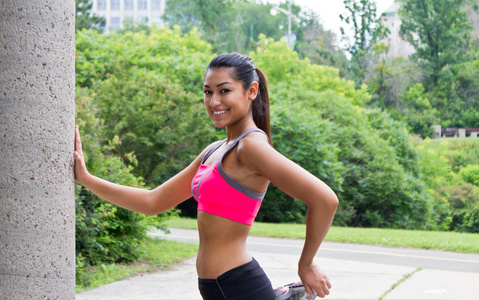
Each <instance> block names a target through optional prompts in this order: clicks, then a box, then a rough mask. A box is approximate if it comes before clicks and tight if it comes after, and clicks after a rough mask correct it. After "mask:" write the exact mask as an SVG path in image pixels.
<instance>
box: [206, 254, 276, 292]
mask: <svg viewBox="0 0 479 300" xmlns="http://www.w3.org/2000/svg"><path fill="white" fill-rule="evenodd" d="M198 287H199V289H200V293H201V296H202V297H203V299H204V300H224V299H227V300H274V299H275V296H274V292H273V287H272V286H271V282H270V281H269V279H268V277H267V276H266V274H265V273H264V271H263V269H262V268H261V267H260V265H259V264H258V262H257V261H256V260H255V259H254V258H253V260H252V261H251V262H249V263H247V264H244V265H241V266H239V267H236V268H234V269H231V270H229V271H227V272H226V273H224V274H222V275H220V276H219V277H218V278H217V279H201V278H199V279H198Z"/></svg>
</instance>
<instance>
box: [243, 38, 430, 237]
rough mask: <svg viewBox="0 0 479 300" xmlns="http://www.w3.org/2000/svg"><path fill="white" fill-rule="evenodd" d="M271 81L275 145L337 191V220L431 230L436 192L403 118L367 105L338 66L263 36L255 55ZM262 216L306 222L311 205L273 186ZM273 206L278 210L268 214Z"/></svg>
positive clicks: (364, 224)
mask: <svg viewBox="0 0 479 300" xmlns="http://www.w3.org/2000/svg"><path fill="white" fill-rule="evenodd" d="M252 57H253V60H254V61H255V62H256V65H257V66H258V67H259V68H261V69H262V70H264V71H265V72H266V74H267V75H269V74H271V75H270V76H269V78H270V81H271V87H270V92H271V99H272V127H273V134H274V136H273V140H274V142H275V146H276V148H277V149H278V150H279V151H280V152H282V153H283V154H284V155H286V156H287V157H289V158H291V159H292V160H294V161H295V162H297V163H298V164H300V165H301V166H303V167H304V168H305V169H307V170H309V171H310V172H311V173H313V174H314V175H316V176H318V177H319V178H320V179H322V180H324V181H325V182H326V183H327V184H328V185H330V186H331V187H332V188H333V190H335V191H336V193H337V194H338V196H339V198H340V205H339V208H338V212H337V214H336V218H335V221H334V222H335V224H339V225H352V226H374V227H386V226H387V227H390V226H392V227H395V228H428V227H429V226H430V225H431V218H432V214H431V203H430V202H431V197H430V194H429V193H428V191H426V190H425V187H424V184H423V183H422V181H421V179H420V178H419V170H418V169H417V166H416V165H417V162H418V157H417V153H416V150H415V149H414V148H413V147H412V146H411V144H410V141H409V137H408V135H409V134H408V131H407V129H406V127H405V125H404V124H403V123H401V122H398V121H394V120H392V119H391V118H390V117H389V116H388V115H387V114H385V113H382V112H380V111H379V110H369V109H365V108H363V107H364V104H365V103H367V102H368V101H369V96H368V94H367V93H366V91H365V90H363V89H360V90H356V89H355V88H354V84H353V83H352V82H349V81H346V80H344V79H340V78H339V76H338V72H337V70H335V69H333V68H330V67H322V66H315V65H311V64H309V62H308V60H300V59H299V58H298V57H297V55H296V54H295V53H294V52H292V51H290V50H288V49H287V48H286V47H285V45H284V43H281V42H274V41H272V40H268V39H264V40H263V41H262V48H261V51H257V52H256V53H252ZM263 205H264V208H265V209H266V212H260V220H268V221H281V222H286V221H289V222H300V221H302V220H303V219H302V218H301V216H303V218H304V213H305V210H306V208H305V207H304V205H302V204H301V203H300V202H298V201H296V200H293V199H291V198H290V197H289V196H287V195H284V194H282V193H280V192H279V191H277V190H276V189H275V188H274V187H273V188H271V189H270V191H269V192H268V193H267V194H266V198H265V200H264V204H263ZM270 212H272V213H271V214H270Z"/></svg>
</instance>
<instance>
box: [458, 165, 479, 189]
mask: <svg viewBox="0 0 479 300" xmlns="http://www.w3.org/2000/svg"><path fill="white" fill-rule="evenodd" d="M459 174H460V175H461V177H462V179H464V181H465V182H468V183H471V184H473V185H475V186H479V165H468V166H466V167H464V168H462V169H461V171H460V172H459Z"/></svg>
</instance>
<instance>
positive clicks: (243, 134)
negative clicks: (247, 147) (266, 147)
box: [219, 128, 271, 161]
mask: <svg viewBox="0 0 479 300" xmlns="http://www.w3.org/2000/svg"><path fill="white" fill-rule="evenodd" d="M255 131H256V132H262V133H264V134H265V135H266V133H265V132H264V131H263V130H261V129H259V128H250V129H248V130H245V131H244V132H243V133H242V134H240V136H239V137H238V138H236V140H235V141H234V142H233V144H231V146H229V148H228V150H226V151H225V153H223V155H222V156H221V158H220V159H219V161H222V160H223V157H225V156H226V155H228V153H230V151H231V150H233V148H234V147H236V145H238V143H239V141H240V140H241V139H242V138H244V137H245V136H246V135H248V134H249V133H251V132H255ZM266 137H267V138H268V142H269V143H270V144H271V142H270V140H269V137H268V136H267V135H266Z"/></svg>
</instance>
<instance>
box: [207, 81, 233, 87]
mask: <svg viewBox="0 0 479 300" xmlns="http://www.w3.org/2000/svg"><path fill="white" fill-rule="evenodd" d="M227 83H231V82H228V81H225V82H223V83H220V84H218V85H217V86H216V87H220V86H222V85H224V84H227ZM203 87H205V88H209V87H210V86H209V85H207V84H203Z"/></svg>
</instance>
